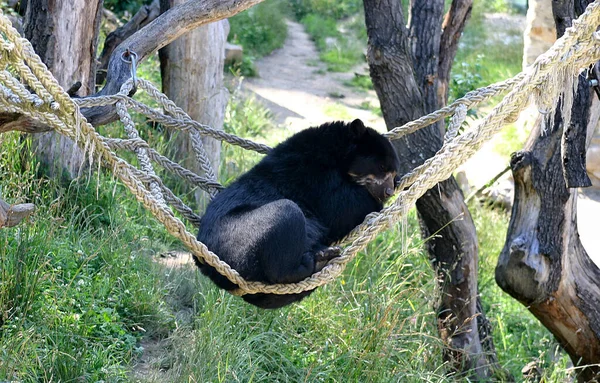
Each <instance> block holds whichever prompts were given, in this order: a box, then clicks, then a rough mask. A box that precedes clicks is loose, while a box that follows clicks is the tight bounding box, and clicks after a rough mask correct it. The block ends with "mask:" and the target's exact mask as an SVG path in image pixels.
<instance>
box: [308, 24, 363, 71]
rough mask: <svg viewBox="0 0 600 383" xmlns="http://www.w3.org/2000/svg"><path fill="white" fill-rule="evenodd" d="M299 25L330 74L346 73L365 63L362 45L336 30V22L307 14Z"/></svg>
mask: <svg viewBox="0 0 600 383" xmlns="http://www.w3.org/2000/svg"><path fill="white" fill-rule="evenodd" d="M300 21H301V23H302V24H303V25H304V26H305V28H306V32H307V33H308V34H309V35H310V37H311V38H312V39H313V41H314V42H315V45H316V46H317V49H318V50H319V52H320V54H319V57H320V58H321V61H323V62H324V63H325V64H327V69H328V70H329V71H332V72H346V71H349V70H350V69H352V68H353V67H354V66H356V65H358V64H360V63H361V62H364V61H365V58H364V55H363V45H364V43H363V44H361V43H360V42H359V41H357V40H356V39H352V38H349V37H348V36H347V35H345V34H343V33H341V32H340V31H339V30H338V22H337V21H336V20H335V19H333V18H331V17H327V16H323V15H321V14H308V15H306V16H305V17H303V18H302V19H301V20H300Z"/></svg>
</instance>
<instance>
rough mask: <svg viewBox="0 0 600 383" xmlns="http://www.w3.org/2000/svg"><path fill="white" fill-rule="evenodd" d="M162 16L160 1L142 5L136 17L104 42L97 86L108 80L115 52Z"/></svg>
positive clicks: (99, 59)
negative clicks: (132, 36)
mask: <svg viewBox="0 0 600 383" xmlns="http://www.w3.org/2000/svg"><path fill="white" fill-rule="evenodd" d="M158 15H160V4H159V0H154V1H152V3H150V4H148V5H142V6H141V7H140V9H139V10H138V11H137V12H136V14H135V15H133V17H132V18H131V20H129V21H128V22H127V23H126V24H125V25H123V26H121V27H119V28H117V29H115V30H114V31H113V32H111V33H110V34H109V35H108V36H106V40H105V41H104V48H102V53H101V54H100V57H99V58H98V62H99V65H98V71H97V72H96V85H101V84H102V83H103V82H104V80H105V79H106V71H107V69H108V60H110V56H111V55H112V53H113V51H114V50H115V49H116V48H117V46H118V45H119V44H121V43H122V42H123V41H124V40H125V39H127V38H128V37H129V36H131V35H133V34H134V33H135V32H137V31H138V30H140V29H141V28H142V27H144V26H146V25H147V24H148V23H150V22H151V21H152V20H154V19H156V18H157V17H158Z"/></svg>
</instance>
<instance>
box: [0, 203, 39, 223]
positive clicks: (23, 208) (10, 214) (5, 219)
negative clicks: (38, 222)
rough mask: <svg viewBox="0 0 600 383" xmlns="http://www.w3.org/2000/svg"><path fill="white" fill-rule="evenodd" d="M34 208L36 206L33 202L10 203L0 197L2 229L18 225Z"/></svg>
mask: <svg viewBox="0 0 600 383" xmlns="http://www.w3.org/2000/svg"><path fill="white" fill-rule="evenodd" d="M34 210H35V206H34V205H33V204H32V203H23V204H18V205H9V204H8V203H6V202H4V201H3V200H2V199H0V229H1V228H3V227H13V226H16V225H18V224H19V223H21V221H23V220H24V219H25V218H27V217H28V216H29V215H31V213H33V211H34Z"/></svg>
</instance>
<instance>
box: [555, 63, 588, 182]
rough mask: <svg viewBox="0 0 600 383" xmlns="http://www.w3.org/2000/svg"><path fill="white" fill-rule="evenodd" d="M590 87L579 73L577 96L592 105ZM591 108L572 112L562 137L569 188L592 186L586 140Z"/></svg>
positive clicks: (566, 180)
mask: <svg viewBox="0 0 600 383" xmlns="http://www.w3.org/2000/svg"><path fill="white" fill-rule="evenodd" d="M590 96H591V95H590V87H589V85H588V81H587V79H586V76H584V75H579V82H578V84H577V92H576V98H577V99H578V100H579V102H581V104H583V105H590ZM589 112H590V109H589V107H587V108H582V109H581V110H579V111H578V112H577V113H573V114H571V118H570V120H569V123H568V124H567V125H566V126H565V127H564V130H563V134H562V138H561V146H560V148H561V153H562V157H561V160H562V161H561V162H562V170H563V174H564V177H565V182H566V185H567V187H568V188H577V187H588V186H592V180H591V179H590V177H589V176H588V174H587V170H586V169H587V163H586V151H587V150H586V148H587V145H586V142H587V128H588V122H589V117H590V113H589ZM592 134H593V133H592Z"/></svg>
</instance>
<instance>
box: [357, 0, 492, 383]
mask: <svg viewBox="0 0 600 383" xmlns="http://www.w3.org/2000/svg"><path fill="white" fill-rule="evenodd" d="M465 4H467V5H468V6H470V4H468V3H465ZM364 7H365V20H366V24H367V33H368V37H369V42H368V53H367V58H368V62H369V67H370V74H371V78H372V80H373V85H374V88H375V91H376V92H377V95H378V97H379V100H380V103H381V109H382V112H383V116H384V119H385V121H386V125H387V126H388V128H390V129H391V128H393V127H396V126H400V125H403V124H404V123H406V122H408V121H411V120H414V119H415V118H417V117H420V116H422V115H424V114H425V113H426V112H428V111H433V110H435V109H437V108H438V107H440V106H442V105H440V104H439V102H440V98H439V97H438V88H437V87H438V86H439V79H438V81H436V77H437V74H438V73H439V70H440V67H439V65H440V57H442V56H443V57H452V55H453V54H454V53H455V52H454V53H452V52H445V51H444V49H446V47H442V46H440V34H441V22H442V18H441V15H442V13H441V12H442V11H443V7H444V1H443V0H435V1H428V2H422V1H416V0H415V1H413V2H411V10H412V14H411V18H410V20H411V25H410V26H409V28H410V31H411V34H410V38H409V32H408V30H407V28H406V27H405V23H404V17H403V13H402V7H401V3H400V2H398V1H393V0H382V1H376V0H364ZM454 7H455V11H456V12H458V9H459V8H460V7H461V6H460V5H459V4H455V5H454ZM461 14H464V15H465V16H464V17H465V18H464V19H463V22H464V21H465V20H466V17H467V15H468V12H461ZM424 26H426V27H424ZM459 29H460V28H457V29H456V30H459ZM447 33H448V35H447V38H449V39H450V38H451V36H452V33H451V31H450V30H448V32H447ZM455 33H458V32H455ZM435 34H437V35H438V36H437V37H435V36H434V35H435ZM452 38H456V39H458V36H452ZM409 41H410V43H409ZM411 48H412V49H411ZM449 49H456V45H454V46H452V47H449ZM441 51H444V53H440V52H441ZM413 57H414V61H413ZM443 70H449V69H447V68H446V67H444V69H443ZM445 78H448V74H446V77H445ZM446 88H447V86H446ZM423 89H424V90H425V91H423ZM441 101H444V99H443V98H442V100H441ZM442 142H443V125H442V124H439V125H437V124H436V125H432V126H429V127H427V128H425V129H421V130H419V131H417V132H415V133H414V134H411V135H408V136H405V137H402V138H401V139H399V140H395V141H394V146H395V148H396V150H397V151H398V153H399V155H400V158H401V159H403V161H402V163H401V171H402V172H408V171H410V170H412V169H413V168H414V167H416V166H418V165H420V164H421V163H423V161H424V160H425V159H427V158H429V157H431V156H433V155H434V154H435V153H436V151H437V150H439V148H440V147H441V146H442ZM417 210H418V212H419V216H420V218H421V221H422V225H421V226H422V229H423V231H424V235H426V236H428V235H430V234H434V233H435V236H433V238H431V239H430V240H429V241H428V250H429V252H430V256H431V258H432V261H433V265H434V268H435V269H436V272H437V276H438V286H439V287H440V289H442V293H441V302H440V306H439V309H438V328H439V331H440V335H441V337H442V339H443V340H444V343H445V345H446V349H445V351H444V358H445V360H446V361H448V362H449V365H450V366H451V368H452V370H453V371H452V372H455V373H459V374H460V373H462V372H464V371H469V370H470V371H469V372H468V374H470V375H475V376H474V377H475V378H476V379H487V378H488V377H489V376H491V375H492V368H493V367H495V355H494V351H493V348H492V349H491V350H489V354H488V355H493V357H491V358H490V359H487V360H486V356H485V354H486V352H484V350H483V348H482V344H481V341H482V340H481V339H480V338H479V331H478V324H484V322H485V321H484V320H483V318H482V320H481V323H478V319H476V318H477V317H478V311H477V295H478V293H477V252H478V245H477V237H476V234H475V226H474V224H473V221H472V219H471V216H470V214H469V211H468V209H467V207H466V205H465V204H464V201H463V196H462V192H461V191H460V189H459V188H458V185H457V183H456V181H455V180H454V178H450V179H448V180H446V181H443V182H441V183H440V184H438V185H437V186H436V187H434V188H433V189H431V190H430V191H428V192H427V193H425V195H423V196H422V197H421V198H420V199H419V200H418V201H417ZM486 344H493V343H491V339H490V338H489V337H486Z"/></svg>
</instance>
